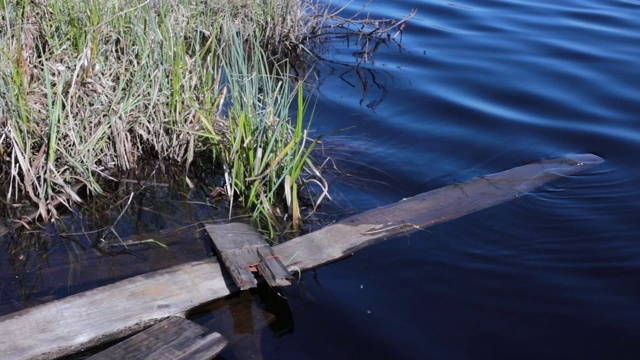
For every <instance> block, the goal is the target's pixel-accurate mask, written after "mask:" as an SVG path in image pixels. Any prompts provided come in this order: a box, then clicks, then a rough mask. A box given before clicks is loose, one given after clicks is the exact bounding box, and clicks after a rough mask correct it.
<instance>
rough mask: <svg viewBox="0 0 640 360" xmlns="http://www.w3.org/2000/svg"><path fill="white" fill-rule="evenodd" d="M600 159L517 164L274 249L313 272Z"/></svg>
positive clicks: (513, 196) (587, 156)
mask: <svg viewBox="0 0 640 360" xmlns="http://www.w3.org/2000/svg"><path fill="white" fill-rule="evenodd" d="M602 161H604V160H603V159H602V158H600V157H599V156H596V155H592V154H580V155H572V156H567V157H564V158H558V159H552V160H546V161H541V162H537V163H533V164H528V165H524V166H519V167H516V168H513V169H510V170H506V171H503V172H499V173H496V174H492V175H488V176H482V177H479V178H477V179H475V180H473V181H469V182H466V183H462V184H455V185H449V186H445V187H443V188H440V189H436V190H432V191H429V192H426V193H423V194H420V195H417V196H414V197H412V198H408V199H404V200H402V201H400V202H397V203H395V204H391V205H389V206H386V207H381V208H377V209H373V210H369V211H367V212H364V213H362V214H358V215H354V216H351V217H349V218H347V219H345V220H343V221H340V222H338V223H336V224H333V225H331V226H327V227H325V228H322V229H320V230H318V231H314V232H313V233H310V234H307V235H304V236H300V237H298V238H295V239H293V240H290V241H287V242H286V243H283V244H281V245H278V246H277V247H275V248H274V249H275V251H276V253H277V254H278V255H279V256H280V258H281V259H282V261H283V263H284V264H285V265H286V266H288V267H289V269H292V270H293V269H296V270H306V269H310V268H314V267H317V266H320V265H322V264H326V263H328V262H332V261H336V260H339V259H341V258H344V257H346V256H349V255H351V254H353V253H354V252H356V251H358V250H360V249H362V248H364V247H366V246H370V245H372V244H375V243H377V242H380V241H383V240H385V239H388V238H389V237H392V236H395V235H398V234H402V233H410V232H413V231H415V230H419V229H423V228H425V227H428V226H432V225H435V224H439V223H442V222H445V221H449V220H453V219H456V218H459V217H462V216H464V215H467V214H470V213H473V212H475V211H479V210H482V209H486V208H488V207H491V206H494V205H498V204H501V203H504V202H506V201H510V200H513V199H516V198H518V197H519V196H521V195H522V194H525V193H527V192H530V191H532V190H534V189H536V188H538V187H540V186H542V185H543V184H545V183H547V182H549V181H551V180H554V179H557V178H560V177H564V176H568V175H572V174H575V173H577V172H580V171H583V170H585V169H587V168H590V167H591V166H594V165H597V164H599V163H601V162H602Z"/></svg>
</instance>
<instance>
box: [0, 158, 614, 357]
mask: <svg viewBox="0 0 640 360" xmlns="http://www.w3.org/2000/svg"><path fill="white" fill-rule="evenodd" d="M602 161H603V160H602V159H601V158H599V157H597V156H595V155H574V156H569V157H565V158H560V159H554V160H548V161H543V162H539V163H534V164H530V165H525V166H521V167H517V168H514V169H511V170H507V171H504V172H501V173H497V174H493V175H489V176H485V177H481V178H478V179H476V180H473V181H470V182H467V183H464V184H459V185H451V186H447V187H444V188H441V189H437V190H433V191H430V192H427V193H424V194H421V195H418V196H415V197H413V198H410V199H405V200H403V201H400V202H398V203H395V204H392V205H390V206H387V207H383V208H379V209H374V210H370V211H368V212H365V213H362V214H360V215H355V216H352V217H350V218H347V219H345V220H343V221H341V222H339V223H337V224H334V225H331V226H327V227H325V228H323V229H321V230H318V231H316V232H314V233H311V234H307V235H305V236H301V237H299V238H296V239H293V240H291V241H289V242H286V243H284V244H281V245H278V246H275V247H274V248H273V249H274V251H275V253H276V254H277V256H278V257H279V258H280V259H282V260H283V262H284V263H285V265H287V266H288V267H289V269H290V270H294V269H298V270H307V269H310V268H314V267H317V266H320V265H322V264H326V263H328V262H331V261H335V260H338V259H340V258H343V257H345V256H348V255H350V254H352V253H353V252H355V251H357V250H359V249H361V248H363V247H365V246H368V245H371V244H374V243H376V242H378V241H382V240H384V239H387V238H389V237H392V236H394V235H397V234H401V233H407V232H411V231H414V230H417V229H419V228H424V227H427V226H431V225H434V224H437V223H442V222H445V221H448V220H452V219H455V218H458V217H461V216H464V215H466V214H469V213H472V212H474V211H478V210H482V209H485V208H487V207H490V206H494V205H497V204H500V203H503V202H506V201H509V200H512V199H515V198H517V197H518V196H520V195H521V194H524V193H526V192H529V191H532V190H534V189H535V188H537V187H539V186H541V185H543V184H545V183H546V182H548V181H551V180H554V179H557V178H559V177H562V176H567V175H571V174H574V173H577V172H579V171H582V170H585V169H587V168H589V167H591V166H593V165H596V164H599V163H600V162H602ZM234 291H238V288H237V287H236V286H235V285H234V284H233V282H232V281H231V280H230V279H225V277H223V272H222V270H221V268H220V266H219V264H218V262H217V261H216V260H215V259H210V260H206V261H201V262H193V263H188V264H184V265H178V266H174V267H172V268H169V269H165V270H161V271H157V272H154V273H150V274H145V275H140V276H136V277H134V278H130V279H127V280H124V281H121V282H118V283H115V284H112V285H108V286H104V287H101V288H97V289H94V290H91V291H88V292H85V293H81V294H77V295H73V296H70V297H68V298H65V299H62V300H59V301H55V302H52V303H49V304H45V305H41V306H37V307H34V308H31V309H27V310H23V311H20V312H17V313H14V314H10V315H7V316H3V317H1V318H0V354H2V357H3V358H7V359H31V358H52V357H55V356H62V355H67V354H71V353H74V352H77V351H79V350H81V349H85V348H87V347H90V346H93V345H98V344H101V343H104V342H107V341H110V340H115V339H118V338H121V337H123V336H126V335H129V334H132V333H134V332H136V331H139V330H141V329H143V328H145V327H147V326H149V325H151V324H153V323H156V322H158V321H160V320H162V319H164V318H166V317H168V316H172V315H180V314H185V313H186V312H187V311H188V310H190V309H193V308H194V307H196V306H198V305H200V304H203V303H206V302H209V301H212V300H215V299H218V298H221V297H223V296H226V295H228V294H230V293H231V292H234Z"/></svg>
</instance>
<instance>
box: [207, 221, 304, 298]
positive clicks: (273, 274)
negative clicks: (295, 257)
mask: <svg viewBox="0 0 640 360" xmlns="http://www.w3.org/2000/svg"><path fill="white" fill-rule="evenodd" d="M205 229H206V231H207V233H208V234H209V236H210V237H211V240H212V241H213V247H214V248H215V249H216V252H217V254H218V258H219V259H221V260H222V262H223V263H224V265H225V267H226V268H227V270H228V271H229V274H230V275H231V277H232V278H233V280H234V282H235V283H236V285H237V286H238V287H239V288H240V290H247V289H250V288H253V287H256V286H258V282H257V280H256V278H255V277H254V276H253V273H252V272H259V273H260V274H261V275H262V276H263V277H264V278H265V280H266V281H267V283H269V285H270V286H287V285H291V281H290V280H291V279H292V276H291V273H290V272H289V271H288V270H287V268H286V267H285V266H284V265H283V264H282V262H281V261H280V260H279V259H278V257H277V256H276V254H275V253H274V252H273V249H271V247H270V246H269V244H268V243H267V240H266V239H265V238H264V237H263V236H262V235H260V233H258V231H256V230H255V229H254V228H253V227H251V226H250V225H248V224H242V223H229V224H222V225H219V224H216V225H214V224H207V225H206V226H205Z"/></svg>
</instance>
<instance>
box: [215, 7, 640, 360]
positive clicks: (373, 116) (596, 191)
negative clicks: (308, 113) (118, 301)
mask: <svg viewBox="0 0 640 360" xmlns="http://www.w3.org/2000/svg"><path fill="white" fill-rule="evenodd" d="M362 3H363V2H362V1H356V3H355V4H352V5H350V8H349V9H350V10H353V11H355V10H357V9H358V8H359V6H360V5H362ZM335 5H338V4H337V2H336V4H335ZM412 8H416V9H418V13H417V15H416V16H415V17H414V18H413V19H411V21H410V22H409V24H408V26H407V27H406V29H405V32H404V34H403V36H402V50H400V49H399V48H398V47H397V46H394V45H389V46H388V47H382V48H380V49H379V50H378V51H377V52H376V53H375V54H374V55H373V56H372V57H371V58H370V59H369V60H370V61H369V62H368V63H367V64H366V65H365V66H364V67H363V68H361V69H358V70H356V69H353V65H354V64H355V58H354V56H353V52H354V51H355V50H357V49H354V48H353V47H351V48H347V47H344V46H338V48H337V49H335V50H334V51H331V52H330V53H329V54H327V57H329V58H330V59H331V60H332V61H334V62H335V63H333V64H325V65H323V66H322V68H321V72H322V71H324V72H325V73H327V72H330V71H333V75H330V76H327V77H325V78H324V79H323V82H322V85H321V87H320V89H319V90H320V97H319V103H318V106H317V110H316V117H315V123H314V127H315V128H317V129H319V131H320V132H328V131H332V130H336V129H343V128H351V127H352V128H351V129H349V130H346V131H343V132H341V133H340V134H339V136H335V137H333V138H332V137H331V136H329V137H328V138H327V139H326V140H327V143H330V144H332V146H333V147H334V148H335V149H336V151H334V152H333V153H334V154H335V156H336V157H337V158H341V159H343V160H348V161H345V162H343V166H345V168H344V169H343V172H344V175H345V176H344V177H343V180H344V181H340V182H335V183H334V184H333V191H334V194H337V195H336V197H337V198H339V200H340V201H342V203H343V204H348V206H349V207H351V209H352V210H353V211H357V212H360V211H364V210H367V209H369V208H373V207H376V206H380V205H385V204H389V203H391V202H394V201H397V200H400V199H402V198H403V197H407V196H411V195H414V194H417V193H420V192H424V191H428V190H430V189H433V188H437V187H439V186H442V185H445V184H449V183H452V182H456V181H464V180H468V179H470V178H472V177H474V176H477V175H482V174H488V173H493V172H497V171H501V170H504V169H508V168H510V167H513V166H517V165H521V164H525V163H528V162H533V161H537V160H539V159H543V158H552V157H557V156H562V155H564V154H567V153H582V152H590V153H594V154H597V155H599V156H602V157H603V158H604V159H605V160H606V162H605V163H603V164H601V165H599V166H598V167H596V168H593V169H591V170H589V171H587V172H585V173H581V174H579V175H575V176H571V177H568V178H564V179H562V180H559V181H556V182H554V183H552V184H550V185H548V186H545V187H543V188H542V189H540V190H538V191H536V192H535V193H532V194H530V195H528V196H524V197H522V198H519V199H518V200H515V201H512V202H510V203H507V204H504V205H500V206H498V207H495V208H491V209H488V210H484V211H481V212H478V213H475V214H473V215H469V216H466V217H464V218H462V219H459V220H455V221H452V222H449V223H445V224H442V225H438V226H436V227H432V228H429V229H428V230H425V231H422V232H419V233H414V234H412V235H410V236H406V237H400V238H396V239H393V240H390V241H388V242H385V243H382V244H380V245H376V246H374V247H371V248H368V249H366V250H364V251H362V252H359V253H357V254H356V255H355V256H354V257H352V258H350V259H347V260H345V261H342V262H339V263H335V264H331V265H329V266H325V267H323V268H320V269H318V270H317V271H316V272H315V273H310V274H305V275H304V276H303V279H302V280H303V282H302V284H301V285H300V286H299V287H298V288H295V289H291V290H288V291H286V292H285V296H286V297H287V305H286V306H287V307H288V310H287V311H290V314H289V315H290V320H289V323H288V324H285V325H281V328H277V327H275V328H273V327H272V328H273V329H272V330H267V331H265V332H263V334H262V335H261V336H262V342H261V344H262V345H261V346H262V347H261V352H262V355H263V356H264V357H265V358H270V359H319V358H321V359H324V358H330V359H333V358H340V359H343V358H344V359H353V358H376V359H404V358H412V359H638V358H640V186H639V185H640V167H639V166H638V165H640V160H639V159H638V157H639V156H640V118H639V116H640V115H639V114H640V66H639V60H640V2H638V1H631V0H629V1H622V0H617V1H616V0H610V1H602V0H600V1H596V0H581V1H544V0H542V1H541V0H537V1H532V0H530V1H525V0H521V1H515V0H514V1H470V0H467V1H456V2H451V1H395V0H374V1H373V4H372V5H371V6H370V7H369V9H368V10H367V11H368V12H371V13H372V16H386V17H394V18H400V17H403V16H404V15H406V14H407V13H408V12H409V10H410V9H412ZM337 63H343V64H345V66H342V65H339V64H337ZM341 74H342V77H339V76H338V75H341ZM362 79H364V81H363V80H362ZM344 164H347V165H344ZM350 175H351V176H350ZM336 241H339V239H336ZM265 307H268V302H266V303H265ZM287 311H285V312H284V313H286V312H287ZM276 315H277V314H276ZM289 315H288V316H289ZM281 316H282V314H281ZM283 333H284V334H283ZM225 354H226V355H225V357H227V358H233V357H234V355H233V352H232V351H231V350H230V351H228V352H227V353H225Z"/></svg>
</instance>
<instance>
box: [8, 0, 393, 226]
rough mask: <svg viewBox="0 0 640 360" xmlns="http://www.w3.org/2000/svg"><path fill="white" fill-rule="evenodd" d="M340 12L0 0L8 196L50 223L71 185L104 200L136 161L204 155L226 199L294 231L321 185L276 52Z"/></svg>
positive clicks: (139, 0)
mask: <svg viewBox="0 0 640 360" xmlns="http://www.w3.org/2000/svg"><path fill="white" fill-rule="evenodd" d="M338 19H339V17H338V16H337V14H336V13H331V12H329V10H328V7H325V6H322V5H318V4H315V3H312V2H310V1H306V0H285V1H283V0H264V1H246V0H206V1H201V0H146V1H143V0H110V1H101V0H56V1H53V0H51V1H49V0H0V52H1V53H0V131H1V134H0V171H1V172H2V178H1V179H0V185H1V189H2V191H3V198H4V200H5V202H6V203H7V204H10V205H11V204H19V203H22V202H24V201H25V199H26V200H28V202H29V203H30V204H31V206H32V207H33V208H35V209H36V211H37V215H36V216H35V218H40V219H44V220H50V219H54V218H56V217H57V209H56V207H55V206H54V205H53V204H64V205H66V206H67V207H71V206H72V203H78V202H82V199H81V197H80V196H78V195H77V194H76V189H77V184H84V185H85V186H86V188H87V189H89V190H90V192H91V193H93V194H100V193H101V192H102V184H103V183H104V181H108V180H112V179H113V178H114V177H117V173H118V171H127V170H131V169H135V168H136V164H137V163H138V162H139V160H140V159H141V158H143V157H145V158H146V157H150V156H151V157H155V158H159V159H165V160H168V161H172V162H177V163H180V164H183V165H184V166H186V167H188V166H189V164H191V163H192V162H193V160H194V158H196V157H197V156H198V154H201V153H204V152H210V153H212V154H213V158H214V161H215V162H216V164H219V165H220V166H221V167H222V169H223V171H224V175H225V179H226V184H224V186H225V187H226V191H227V195H228V197H229V198H230V200H231V203H232V204H233V203H237V204H241V205H242V206H244V207H246V208H248V209H252V211H253V213H254V217H255V218H256V219H262V220H267V221H266V222H264V223H265V224H268V225H267V226H268V227H269V228H270V229H272V230H273V228H274V227H277V226H279V225H281V224H283V223H291V224H292V225H293V227H294V228H298V227H299V226H300V223H301V210H300V201H299V200H298V193H299V190H300V188H301V187H302V186H304V185H305V184H306V183H309V182H313V183H315V184H318V185H320V189H321V191H320V197H319V199H322V198H323V197H325V196H326V195H327V186H326V182H324V180H322V178H321V175H320V172H319V171H318V170H317V169H316V168H315V167H314V165H313V162H312V161H311V159H310V152H311V150H312V149H313V146H314V145H315V141H316V140H312V139H309V137H308V136H309V133H308V126H309V125H308V124H309V123H310V121H309V120H310V115H311V114H310V113H309V111H308V109H309V106H308V105H309V104H308V102H307V100H305V98H304V92H303V91H302V86H301V84H300V80H297V82H293V81H292V76H291V75H290V73H291V67H292V63H291V62H290V61H287V60H285V59H287V58H293V57H295V56H310V55H312V54H313V52H312V51H311V50H310V49H311V46H310V44H311V42H312V41H318V40H319V39H322V38H323V34H330V33H331V32H332V30H331V29H334V28H336V24H341V22H340V21H339V20H338ZM346 22H348V19H346V20H344V21H343V22H342V24H344V23H346ZM390 24H391V23H390ZM391 28H392V27H391ZM384 31H388V29H386V28H382V27H381V28H380V30H376V31H374V32H370V31H368V30H367V34H366V37H370V36H372V34H376V35H380V34H383V33H384ZM293 104H295V105H297V109H298V110H297V112H296V113H295V114H294V115H293V119H291V116H290V111H291V109H292V105H293ZM31 218H34V217H33V216H32V217H31Z"/></svg>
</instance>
